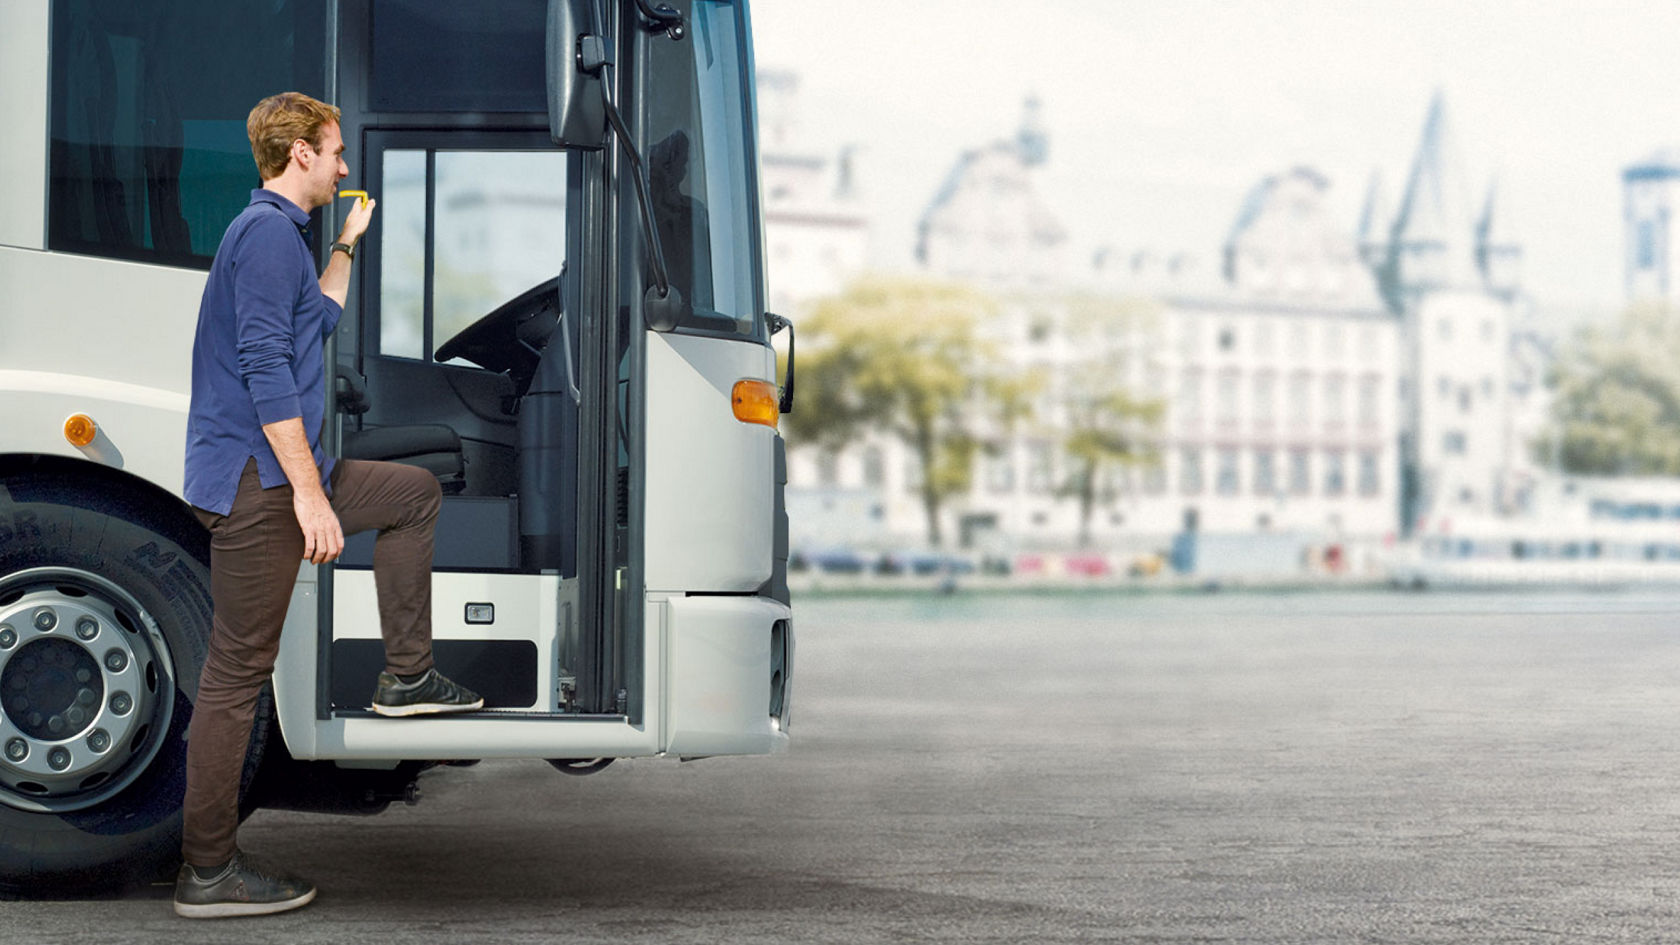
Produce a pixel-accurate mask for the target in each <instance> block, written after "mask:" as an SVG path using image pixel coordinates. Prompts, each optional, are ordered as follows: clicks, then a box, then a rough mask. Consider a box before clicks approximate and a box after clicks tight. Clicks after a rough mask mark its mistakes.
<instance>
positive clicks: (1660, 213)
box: [1622, 150, 1680, 303]
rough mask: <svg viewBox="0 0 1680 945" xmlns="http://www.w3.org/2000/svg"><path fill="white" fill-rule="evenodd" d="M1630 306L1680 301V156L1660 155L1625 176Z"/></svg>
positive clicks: (1676, 154)
mask: <svg viewBox="0 0 1680 945" xmlns="http://www.w3.org/2000/svg"><path fill="white" fill-rule="evenodd" d="M1622 208H1623V209H1622V223H1623V228H1624V232H1625V233H1626V244H1627V245H1626V253H1627V260H1626V265H1627V298H1628V301H1629V302H1647V301H1661V302H1670V303H1673V302H1676V301H1680V238H1677V237H1680V234H1676V233H1675V232H1674V221H1675V219H1676V217H1680V152H1676V151H1671V150H1664V151H1658V152H1657V153H1655V154H1653V155H1651V156H1650V157H1648V158H1646V159H1645V160H1643V161H1640V162H1639V163H1637V164H1634V165H1632V166H1630V167H1628V168H1626V169H1625V170H1623V171H1622Z"/></svg>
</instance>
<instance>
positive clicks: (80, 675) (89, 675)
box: [76, 666, 93, 683]
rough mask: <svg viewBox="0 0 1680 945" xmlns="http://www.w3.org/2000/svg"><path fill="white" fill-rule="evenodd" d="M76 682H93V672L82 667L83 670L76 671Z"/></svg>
mask: <svg viewBox="0 0 1680 945" xmlns="http://www.w3.org/2000/svg"><path fill="white" fill-rule="evenodd" d="M76 681H77V682H79V683H85V682H92V681H93V671H92V670H90V669H88V668H87V667H85V666H84V667H82V668H81V669H78V670H76Z"/></svg>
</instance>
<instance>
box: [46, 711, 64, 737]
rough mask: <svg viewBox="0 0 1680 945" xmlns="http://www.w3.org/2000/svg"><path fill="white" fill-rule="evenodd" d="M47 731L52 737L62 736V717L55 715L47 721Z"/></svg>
mask: <svg viewBox="0 0 1680 945" xmlns="http://www.w3.org/2000/svg"><path fill="white" fill-rule="evenodd" d="M47 731H49V732H51V733H53V734H54V735H62V734H64V716H62V715H55V716H53V717H52V718H50V719H48V720H47Z"/></svg>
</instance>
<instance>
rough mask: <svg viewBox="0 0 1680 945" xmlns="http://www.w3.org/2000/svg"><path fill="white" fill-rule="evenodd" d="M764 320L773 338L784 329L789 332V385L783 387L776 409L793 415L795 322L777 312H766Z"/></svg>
mask: <svg viewBox="0 0 1680 945" xmlns="http://www.w3.org/2000/svg"><path fill="white" fill-rule="evenodd" d="M764 320H765V321H766V322H768V323H769V325H770V336H771V337H775V336H776V334H777V333H778V332H780V331H781V330H782V329H783V328H786V329H787V331H788V359H787V383H786V384H783V385H782V397H781V400H780V402H778V403H777V405H776V409H777V410H778V411H780V412H781V413H793V340H794V333H793V322H792V321H790V320H788V319H786V318H783V317H782V316H780V315H777V314H776V313H775V312H765V313H764Z"/></svg>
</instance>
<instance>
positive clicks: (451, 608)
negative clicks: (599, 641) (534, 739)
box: [333, 570, 560, 712]
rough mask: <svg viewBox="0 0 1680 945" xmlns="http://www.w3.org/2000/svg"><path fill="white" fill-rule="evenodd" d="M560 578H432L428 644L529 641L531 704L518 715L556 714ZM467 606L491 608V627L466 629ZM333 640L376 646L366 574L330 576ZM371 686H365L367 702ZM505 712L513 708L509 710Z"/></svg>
mask: <svg viewBox="0 0 1680 945" xmlns="http://www.w3.org/2000/svg"><path fill="white" fill-rule="evenodd" d="M559 591H560V578H559V577H558V576H556V575H552V574H462V573H456V572H450V573H437V572H434V573H433V574H432V639H433V640H529V641H530V642H531V643H532V644H533V645H534V646H536V648H537V701H536V702H535V703H534V704H532V705H528V706H519V707H517V708H518V710H519V711H522V712H553V711H556V710H557V709H558V708H559V691H560V686H559V680H558V679H556V675H557V673H556V670H557V668H558V666H559V664H560V633H559V627H560V612H559V611H560V608H559ZM468 603H492V604H495V606H496V622H495V623H493V624H468V623H467V622H466V608H467V604H468ZM333 639H334V640H378V639H380V636H379V595H378V592H377V590H376V589H375V588H374V584H373V572H372V571H346V570H334V572H333ZM374 683H375V680H373V679H369V680H368V681H367V697H368V699H369V700H372V699H373V689H374ZM509 708H510V709H512V708H515V707H511V706H510V707H509Z"/></svg>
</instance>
